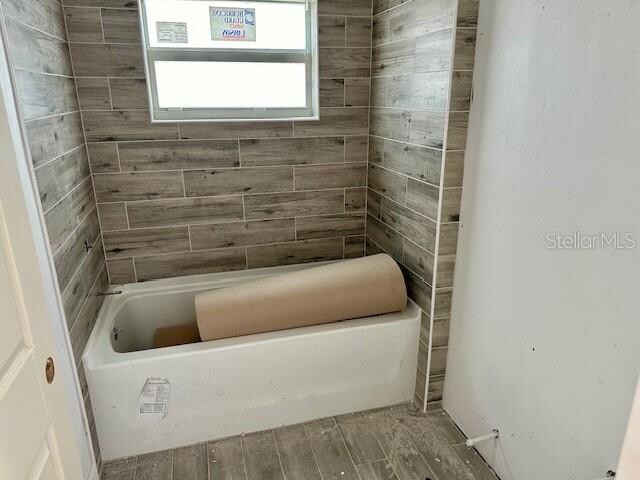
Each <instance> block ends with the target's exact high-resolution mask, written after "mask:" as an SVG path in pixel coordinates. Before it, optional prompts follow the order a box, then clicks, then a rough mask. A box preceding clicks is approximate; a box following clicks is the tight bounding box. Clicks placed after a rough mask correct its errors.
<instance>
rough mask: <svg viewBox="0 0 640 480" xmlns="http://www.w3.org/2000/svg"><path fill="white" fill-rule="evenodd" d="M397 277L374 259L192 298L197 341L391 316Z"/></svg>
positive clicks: (403, 293) (399, 287)
mask: <svg viewBox="0 0 640 480" xmlns="http://www.w3.org/2000/svg"><path fill="white" fill-rule="evenodd" d="M406 306H407V290H406V286H405V284H404V278H403V277H402V272H401V271H400V268H399V267H398V265H397V264H396V262H395V261H394V260H393V259H392V258H391V257H390V256H388V255H384V254H380V255H373V256H370V257H363V258H358V259H354V260H347V261H344V262H339V263H332V264H329V265H323V266H321V267H314V268H309V269H305V270H300V271H297V272H291V273H283V274H279V275H274V276H273V277H269V278H265V279H261V280H256V281H253V282H249V283H246V284H243V285H238V286H233V287H228V288H221V289H217V290H212V291H209V292H203V293H200V294H198V295H197V296H196V317H197V321H198V329H199V330H200V337H201V338H202V340H203V341H207V340H215V339H220V338H229V337H238V336H241V335H250V334H252V333H262V332H273V331H276V330H285V329H288V328H296V327H306V326H309V325H319V324H322V323H331V322H337V321H340V320H348V319H351V318H359V317H367V316H372V315H380V314H383V313H389V312H397V311H400V310H403V309H404V308H405V307H406Z"/></svg>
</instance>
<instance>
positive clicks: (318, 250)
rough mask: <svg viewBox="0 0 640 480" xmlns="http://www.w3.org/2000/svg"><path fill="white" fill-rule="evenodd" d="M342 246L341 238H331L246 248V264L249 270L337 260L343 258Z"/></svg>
mask: <svg viewBox="0 0 640 480" xmlns="http://www.w3.org/2000/svg"><path fill="white" fill-rule="evenodd" d="M343 246H344V245H343V241H342V239H341V238H331V239H327V240H305V241H301V242H295V243H281V244H278V245H264V246H259V247H248V248H247V262H248V265H249V268H264V267H273V266H276V265H293V264H296V263H308V262H323V261H327V260H338V259H341V258H342V257H343Z"/></svg>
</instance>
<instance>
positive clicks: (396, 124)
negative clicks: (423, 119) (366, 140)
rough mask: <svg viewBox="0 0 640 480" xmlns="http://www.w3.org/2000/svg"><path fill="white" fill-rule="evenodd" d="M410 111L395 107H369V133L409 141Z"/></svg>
mask: <svg viewBox="0 0 640 480" xmlns="http://www.w3.org/2000/svg"><path fill="white" fill-rule="evenodd" d="M411 113H412V112H410V111H407V110H401V109H397V108H375V107H372V108H371V135H375V136H377V137H384V138H390V139H392V140H398V141H401V142H407V141H409V135H410V132H411Z"/></svg>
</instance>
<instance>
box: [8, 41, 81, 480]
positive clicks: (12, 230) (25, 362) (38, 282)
mask: <svg viewBox="0 0 640 480" xmlns="http://www.w3.org/2000/svg"><path fill="white" fill-rule="evenodd" d="M8 79H9V76H8V70H7V62H6V60H5V56H4V48H3V45H2V41H1V39H0V87H1V94H0V479H2V480H21V479H30V480H31V479H43V480H44V479H46V480H50V479H56V480H62V479H67V480H82V479H84V478H85V475H84V474H83V470H84V471H88V470H89V469H90V468H91V466H89V469H87V460H86V459H87V458H90V447H88V445H87V442H86V436H85V441H82V434H83V432H82V426H80V428H78V424H79V421H78V419H82V414H81V410H79V409H80V408H81V407H80V398H79V397H80V396H79V394H78V389H77V388H76V387H75V381H76V380H75V376H74V375H75V374H74V372H73V367H72V362H71V358H70V355H69V349H68V347H67V337H66V334H65V331H64V330H63V326H62V325H60V324H59V322H61V321H63V320H61V314H60V307H59V301H58V298H59V297H58V294H57V293H56V286H55V285H56V284H55V280H54V279H53V274H52V265H51V260H50V257H49V256H48V254H47V246H46V243H45V242H46V239H45V237H44V235H45V234H44V232H43V228H42V223H41V218H40V214H39V211H38V204H37V201H38V200H37V199H36V196H35V192H34V189H33V179H32V175H31V172H30V169H29V168H28V164H27V158H26V156H25V150H24V144H23V142H22V137H21V135H20V129H19V126H18V125H19V123H18V118H17V116H16V107H15V102H14V100H13V94H12V88H11V84H10V83H9V81H8ZM56 322H58V323H56ZM49 358H50V359H51V360H50V361H49V368H48V369H47V368H46V366H47V359H49ZM54 366H55V367H56V368H55V370H56V371H55V372H54V370H53V369H54ZM47 370H48V372H49V375H48V376H49V378H48V380H49V381H48V380H47V374H46V371H47ZM80 425H82V424H81V423H80ZM79 430H80V432H79ZM79 438H80V440H79ZM87 449H89V454H87ZM83 464H84V465H83Z"/></svg>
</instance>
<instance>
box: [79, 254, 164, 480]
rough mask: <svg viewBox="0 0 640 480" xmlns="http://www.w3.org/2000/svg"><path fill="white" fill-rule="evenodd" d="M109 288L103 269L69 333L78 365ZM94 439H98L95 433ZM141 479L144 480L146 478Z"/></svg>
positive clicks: (105, 271) (155, 479)
mask: <svg viewBox="0 0 640 480" xmlns="http://www.w3.org/2000/svg"><path fill="white" fill-rule="evenodd" d="M103 266H104V262H103V263H102V264H101V267H103ZM107 288H109V277H108V276H107V269H106V268H101V270H100V274H99V275H98V277H97V279H96V281H95V283H93V288H91V290H90V291H89V293H88V295H87V296H86V299H87V301H86V302H85V304H84V305H83V307H82V310H80V313H79V314H78V317H77V318H76V321H75V322H74V324H73V327H72V328H71V331H70V332H69V334H70V337H71V348H72V350H73V356H74V360H75V362H76V364H78V363H80V359H81V357H82V354H83V353H84V350H85V347H86V345H87V341H88V340H89V335H91V331H92V330H93V327H94V325H95V323H96V319H97V318H98V312H99V311H100V308H102V304H103V303H104V297H102V296H99V295H97V293H99V292H104V291H106V289H107ZM94 438H96V437H95V432H94ZM140 478H143V479H144V476H143V477H140ZM154 480H162V477H155V478H154Z"/></svg>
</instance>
